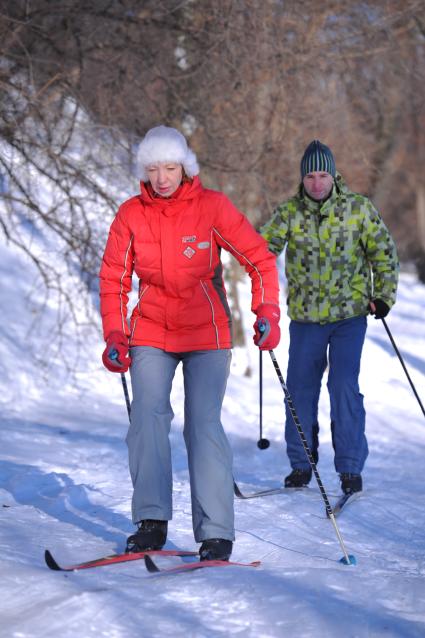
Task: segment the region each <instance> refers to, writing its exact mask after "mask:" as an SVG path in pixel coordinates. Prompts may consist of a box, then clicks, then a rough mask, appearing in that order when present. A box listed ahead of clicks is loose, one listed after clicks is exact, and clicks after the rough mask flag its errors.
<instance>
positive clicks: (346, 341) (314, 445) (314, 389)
mask: <svg viewBox="0 0 425 638" xmlns="http://www.w3.org/2000/svg"><path fill="white" fill-rule="evenodd" d="M366 327H367V319H366V317H364V316H362V317H353V318H351V319H344V320H341V321H335V322H333V323H326V324H319V323H301V322H299V321H291V323H290V327H289V333H290V344H289V360H288V374H287V386H288V390H289V393H290V395H291V398H292V400H293V403H294V407H295V410H296V412H297V416H298V418H299V421H300V424H301V427H302V429H303V431H304V434H305V436H306V439H307V443H308V446H309V448H310V450H311V451H312V452H313V457H315V458H318V444H319V443H318V428H319V424H318V404H319V396H320V390H321V383H322V377H323V374H324V372H325V370H326V367H327V365H328V363H329V373H328V383H327V386H328V391H329V398H330V412H331V413H330V420H331V428H332V443H333V447H334V451H335V469H336V471H337V472H338V473H342V472H350V473H353V474H360V473H361V471H362V469H363V466H364V463H365V461H366V458H367V455H368V446H367V441H366V436H365V416H366V415H365V410H364V407H363V395H362V394H361V393H360V390H359V381H358V379H359V373H360V359H361V353H362V348H363V343H364V338H365V334H366ZM285 440H286V445H287V453H288V457H289V460H290V463H291V467H292V468H293V469H308V468H309V467H310V465H309V462H308V459H307V456H306V453H305V451H304V448H303V445H302V443H301V439H300V436H299V434H298V431H297V429H296V427H295V424H294V421H293V419H292V416H291V413H290V412H289V409H288V407H287V406H286V427H285Z"/></svg>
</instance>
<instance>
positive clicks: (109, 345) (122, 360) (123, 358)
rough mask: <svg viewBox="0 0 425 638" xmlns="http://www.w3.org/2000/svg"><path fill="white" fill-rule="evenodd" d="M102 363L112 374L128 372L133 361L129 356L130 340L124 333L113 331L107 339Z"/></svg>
mask: <svg viewBox="0 0 425 638" xmlns="http://www.w3.org/2000/svg"><path fill="white" fill-rule="evenodd" d="M102 361H103V365H104V366H105V368H107V369H108V370H109V371H110V372H127V370H128V369H129V367H130V365H131V359H130V356H129V354H128V338H127V337H126V336H125V334H124V333H123V332H120V331H119V330H113V331H112V332H111V333H110V335H109V336H108V338H107V339H106V348H105V350H104V351H103V354H102Z"/></svg>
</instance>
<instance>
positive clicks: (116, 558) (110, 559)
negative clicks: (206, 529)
mask: <svg viewBox="0 0 425 638" xmlns="http://www.w3.org/2000/svg"><path fill="white" fill-rule="evenodd" d="M147 554H152V555H154V556H198V552H187V551H183V550H179V549H157V550H149V551H146V552H134V553H126V554H124V553H123V554H111V556H103V557H102V558H96V559H94V560H89V561H85V562H84V563H76V564H75V565H66V566H65V567H62V566H61V565H59V564H58V563H57V562H56V560H55V559H54V558H53V556H52V554H51V553H50V552H49V550H48V549H46V551H45V552H44V559H45V561H46V564H47V566H48V567H49V568H50V569H53V570H54V571H61V572H73V571H76V570H78V569H90V568H91V567H102V566H104V565H114V564H117V563H127V562H129V561H132V560H140V559H141V558H144V557H145V556H146V555H147Z"/></svg>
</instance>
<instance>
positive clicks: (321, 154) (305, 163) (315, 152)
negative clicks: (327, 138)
mask: <svg viewBox="0 0 425 638" xmlns="http://www.w3.org/2000/svg"><path fill="white" fill-rule="evenodd" d="M316 171H320V172H324V173H329V175H332V177H335V160H334V156H333V155H332V151H331V149H330V148H329V147H328V146H325V144H322V143H321V142H319V140H314V141H313V142H311V143H310V144H309V145H308V146H307V148H306V149H305V151H304V155H303V157H302V160H301V179H304V177H305V176H306V175H307V174H308V173H314V172H316Z"/></svg>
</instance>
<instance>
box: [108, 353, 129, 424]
mask: <svg viewBox="0 0 425 638" xmlns="http://www.w3.org/2000/svg"><path fill="white" fill-rule="evenodd" d="M109 358H110V359H112V360H113V361H117V362H118V364H119V365H122V364H121V363H120V360H119V359H118V350H115V349H114V350H111V352H110V353H109ZM121 382H122V389H123V390H124V398H125V404H126V406H127V413H128V420H129V421H130V415H131V409H130V396H129V394H128V387H127V379H126V378H125V373H124V372H121Z"/></svg>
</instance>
